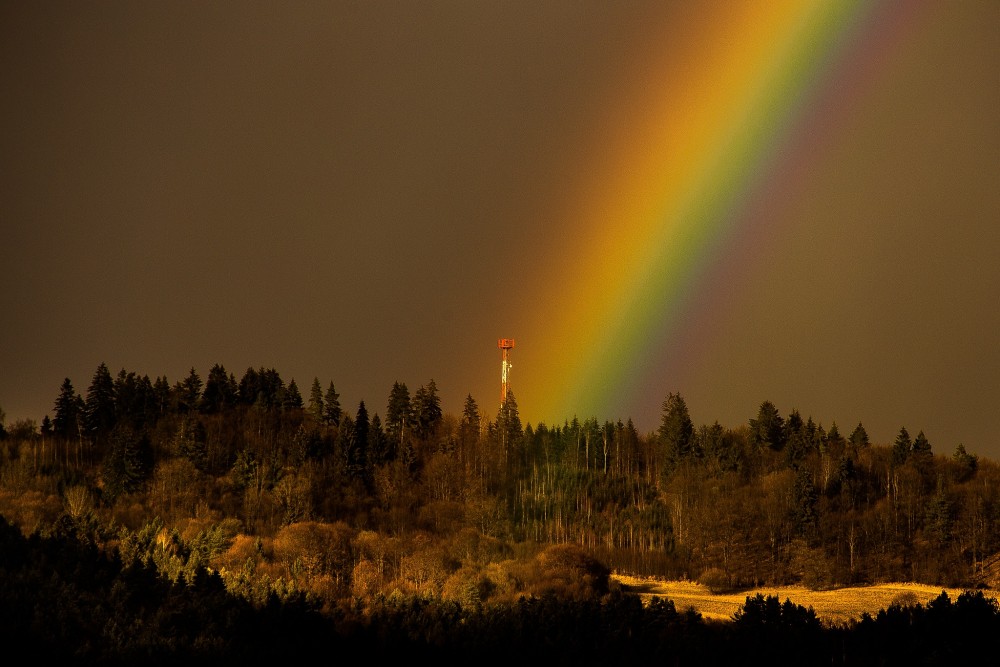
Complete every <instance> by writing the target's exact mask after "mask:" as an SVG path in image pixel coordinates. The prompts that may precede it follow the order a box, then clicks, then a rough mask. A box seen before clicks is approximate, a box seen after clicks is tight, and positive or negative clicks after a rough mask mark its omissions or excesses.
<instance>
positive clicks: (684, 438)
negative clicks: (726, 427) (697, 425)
mask: <svg viewBox="0 0 1000 667" xmlns="http://www.w3.org/2000/svg"><path fill="white" fill-rule="evenodd" d="M659 439H660V445H661V446H662V447H663V450H664V453H665V454H666V457H667V460H668V461H669V462H670V463H671V464H672V465H677V464H678V463H680V462H681V461H682V460H684V459H686V458H688V457H689V456H690V455H691V449H692V442H693V440H694V424H693V423H692V422H691V416H690V415H689V414H688V409H687V404H686V403H685V402H684V398H683V397H682V396H681V395H680V394H679V393H676V394H675V393H670V394H668V395H667V398H666V399H665V400H664V401H663V417H662V420H661V422H660V430H659Z"/></svg>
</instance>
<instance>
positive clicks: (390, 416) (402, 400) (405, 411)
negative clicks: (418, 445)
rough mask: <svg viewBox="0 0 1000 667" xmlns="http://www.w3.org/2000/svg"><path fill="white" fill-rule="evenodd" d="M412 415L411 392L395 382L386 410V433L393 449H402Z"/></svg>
mask: <svg viewBox="0 0 1000 667" xmlns="http://www.w3.org/2000/svg"><path fill="white" fill-rule="evenodd" d="M410 415H411V405H410V391H409V390H408V389H407V388H406V385H405V384H403V383H401V382H393V383H392V391H391V392H390V393H389V403H388V405H386V410H385V431H386V436H387V437H388V438H389V441H390V442H391V443H392V445H391V446H392V447H395V448H401V447H402V445H403V436H404V435H405V433H406V431H407V429H408V427H409V425H410ZM397 451H398V449H397Z"/></svg>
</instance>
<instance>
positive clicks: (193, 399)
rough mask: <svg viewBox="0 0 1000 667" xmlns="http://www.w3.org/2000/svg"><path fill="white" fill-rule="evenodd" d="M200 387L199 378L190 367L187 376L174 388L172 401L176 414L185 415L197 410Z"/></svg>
mask: <svg viewBox="0 0 1000 667" xmlns="http://www.w3.org/2000/svg"><path fill="white" fill-rule="evenodd" d="M201 387H202V382H201V377H199V376H198V373H197V371H195V370H194V367H193V366H192V367H191V372H189V373H188V376H187V377H186V378H184V379H183V380H181V381H180V382H178V383H177V384H176V385H175V386H174V401H175V405H176V406H177V412H179V413H186V412H190V411H193V410H196V409H197V408H198V404H199V401H200V400H201Z"/></svg>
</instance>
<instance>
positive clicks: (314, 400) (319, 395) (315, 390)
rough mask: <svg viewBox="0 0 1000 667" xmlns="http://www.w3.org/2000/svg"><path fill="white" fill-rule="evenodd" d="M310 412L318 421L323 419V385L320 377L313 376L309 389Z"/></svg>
mask: <svg viewBox="0 0 1000 667" xmlns="http://www.w3.org/2000/svg"><path fill="white" fill-rule="evenodd" d="M309 414H310V415H312V417H313V419H315V420H316V421H317V422H321V421H323V387H322V386H320V384H319V378H318V377H314V378H313V382H312V387H311V388H310V389H309Z"/></svg>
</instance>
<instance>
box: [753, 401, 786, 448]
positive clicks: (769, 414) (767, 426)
mask: <svg viewBox="0 0 1000 667" xmlns="http://www.w3.org/2000/svg"><path fill="white" fill-rule="evenodd" d="M750 442H751V443H753V444H755V445H757V446H758V447H761V448H765V447H766V448H770V449H773V450H775V451H781V450H782V449H783V448H784V446H785V440H784V420H783V419H782V418H781V415H780V414H779V413H778V408H776V407H775V405H774V403H772V402H771V401H764V402H763V403H761V404H760V409H759V410H758V411H757V418H756V419H751V420H750Z"/></svg>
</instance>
